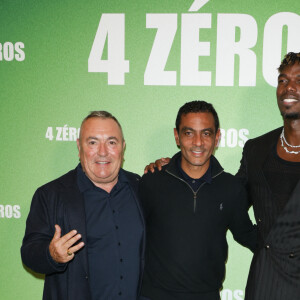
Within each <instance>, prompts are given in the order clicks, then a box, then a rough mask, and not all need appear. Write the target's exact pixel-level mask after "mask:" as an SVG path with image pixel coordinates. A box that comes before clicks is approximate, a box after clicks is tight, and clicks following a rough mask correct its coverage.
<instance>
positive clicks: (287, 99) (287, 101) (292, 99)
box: [283, 98, 298, 104]
mask: <svg viewBox="0 0 300 300" xmlns="http://www.w3.org/2000/svg"><path fill="white" fill-rule="evenodd" d="M295 102H298V100H297V99H295V98H286V99H283V103H286V104H289V103H295Z"/></svg>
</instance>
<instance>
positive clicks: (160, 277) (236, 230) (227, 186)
mask: <svg viewBox="0 0 300 300" xmlns="http://www.w3.org/2000/svg"><path fill="white" fill-rule="evenodd" d="M180 155H181V153H180V152H179V153H177V154H176V155H175V156H174V157H173V158H172V159H171V161H170V163H169V164H168V165H167V166H165V167H163V170H162V171H161V172H158V171H157V172H155V173H153V174H152V173H148V174H146V175H144V176H143V177H142V180H141V183H140V190H141V192H140V194H141V201H142V204H143V208H144V213H145V217H146V228H147V248H146V266H145V273H146V274H145V276H144V283H143V288H142V295H143V296H146V297H149V298H150V299H151V297H153V299H159V298H158V297H157V298H156V296H155V295H154V294H153V293H152V291H153V287H155V288H156V289H157V288H158V289H159V288H161V289H164V290H167V291H170V294H172V293H180V295H182V297H183V298H182V299H187V298H185V297H187V296H185V294H186V295H187V294H194V295H195V299H201V298H199V294H201V293H207V292H212V291H218V290H219V289H220V288H221V286H222V281H223V279H224V276H225V262H226V260H227V248H228V246H227V241H226V232H227V229H230V230H231V232H232V234H233V237H234V239H235V240H236V241H238V242H239V243H240V244H242V245H244V246H246V247H248V248H250V249H251V250H252V251H253V250H254V249H255V247H256V230H255V227H254V226H253V225H252V223H251V221H250V219H249V216H248V213H247V210H248V202H247V198H246V192H245V189H244V188H243V186H242V185H241V183H240V181H239V180H238V179H237V178H235V177H234V176H232V175H231V174H228V173H226V172H224V171H223V168H222V167H221V166H220V164H219V162H218V161H217V160H216V158H215V157H213V156H212V157H211V164H212V182H211V183H204V184H202V185H201V186H200V188H199V189H198V191H197V192H194V191H193V190H192V188H191V187H190V186H189V185H188V183H187V182H185V181H184V180H183V178H182V175H181V173H180V171H179V170H178V167H177V165H176V159H177V157H178V156H180ZM197 295H198V296H197ZM197 297H198V298H197ZM169 299H173V298H172V296H170V298H169ZM176 299H177V298H176ZM193 299H194V298H193Z"/></svg>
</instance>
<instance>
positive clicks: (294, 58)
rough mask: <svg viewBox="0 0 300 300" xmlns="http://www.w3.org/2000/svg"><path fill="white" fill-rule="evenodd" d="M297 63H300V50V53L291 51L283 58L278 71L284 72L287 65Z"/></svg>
mask: <svg viewBox="0 0 300 300" xmlns="http://www.w3.org/2000/svg"><path fill="white" fill-rule="evenodd" d="M296 63H298V64H300V52H299V53H295V52H289V53H288V54H286V56H285V57H284V59H283V60H282V62H281V64H280V66H279V68H278V72H282V71H283V69H284V68H285V67H287V66H293V65H294V64H296Z"/></svg>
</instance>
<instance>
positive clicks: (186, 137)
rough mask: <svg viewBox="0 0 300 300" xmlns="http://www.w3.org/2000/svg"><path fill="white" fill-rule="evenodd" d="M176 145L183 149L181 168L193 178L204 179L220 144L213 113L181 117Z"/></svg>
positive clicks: (190, 114) (176, 133)
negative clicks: (211, 158) (210, 160)
mask: <svg viewBox="0 0 300 300" xmlns="http://www.w3.org/2000/svg"><path fill="white" fill-rule="evenodd" d="M174 136H175V140H176V144H177V145H178V146H179V147H180V149H181V167H182V169H183V170H184V172H185V173H186V174H188V175H189V176H190V177H192V178H200V177H202V176H203V175H204V174H205V172H206V171H207V169H208V167H209V159H210V157H211V155H212V153H213V151H214V148H215V146H216V145H217V144H218V140H219V137H220V131H219V130H218V131H217V132H216V130H215V122H214V117H213V115H212V113H209V112H199V113H188V114H185V115H182V116H181V120H180V125H179V132H177V130H176V128H175V129H174Z"/></svg>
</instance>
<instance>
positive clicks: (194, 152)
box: [191, 150, 204, 156]
mask: <svg viewBox="0 0 300 300" xmlns="http://www.w3.org/2000/svg"><path fill="white" fill-rule="evenodd" d="M191 152H192V153H193V154H194V155H195V156H199V155H203V153H204V150H201V151H200V150H198V151H196V150H192V151H191Z"/></svg>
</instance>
